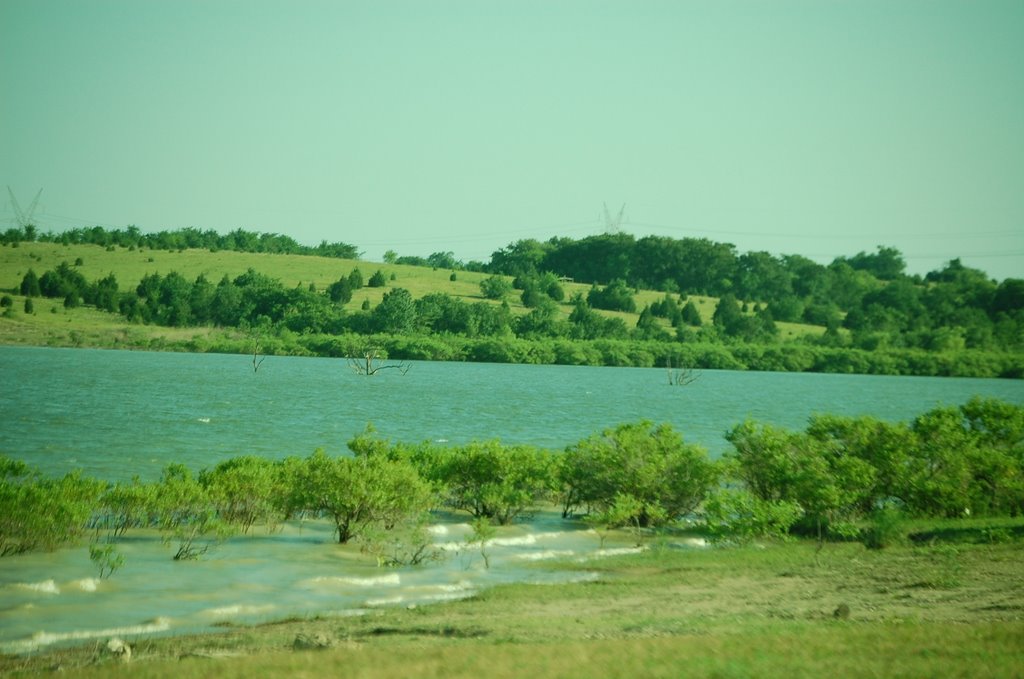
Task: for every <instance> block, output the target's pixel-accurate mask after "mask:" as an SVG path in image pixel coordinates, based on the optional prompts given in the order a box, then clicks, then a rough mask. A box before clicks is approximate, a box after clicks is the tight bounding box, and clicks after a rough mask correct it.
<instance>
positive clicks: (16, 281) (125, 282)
mask: <svg viewBox="0 0 1024 679" xmlns="http://www.w3.org/2000/svg"><path fill="white" fill-rule="evenodd" d="M79 259H81V261H82V263H81V265H80V266H76V269H77V270H78V271H80V272H81V273H82V275H83V276H85V278H86V280H88V281H89V282H92V281H94V280H97V279H99V278H102V277H104V276H106V275H107V274H110V273H113V274H114V275H115V276H116V278H117V281H118V285H119V287H120V289H121V290H131V289H134V287H135V286H136V285H138V283H139V281H140V280H142V278H143V277H144V276H146V275H149V274H152V273H159V274H167V273H170V272H171V271H177V272H178V273H180V274H182V275H183V276H184V277H185V278H187V279H189V280H194V279H195V278H196V277H197V276H199V275H200V274H202V275H204V276H206V278H207V279H208V280H210V281H211V282H212V283H214V284H216V283H217V282H218V281H219V280H220V279H221V278H222V277H223V276H225V275H227V276H229V277H231V278H234V277H236V276H238V275H240V274H242V273H245V271H246V270H247V269H250V268H252V269H254V270H256V271H258V272H260V273H262V274H265V275H267V276H270V277H271V278H276V279H279V280H281V281H282V282H283V283H284V284H285V285H286V286H289V287H291V286H295V285H309V284H310V283H313V284H314V285H315V286H316V287H317V289H319V290H324V289H325V288H326V287H327V286H328V285H330V284H331V283H333V282H335V281H337V280H338V279H339V278H341V277H343V276H347V275H348V274H349V273H350V272H351V271H352V270H353V269H355V268H358V269H359V270H360V272H362V274H363V279H364V280H368V279H369V277H370V276H371V275H373V273H374V272H376V271H377V270H380V271H382V272H383V273H384V275H385V277H387V278H388V284H387V286H386V287H383V288H369V287H364V288H362V289H361V290H357V291H355V293H354V295H353V297H352V300H351V301H350V302H349V303H348V305H347V308H348V309H350V310H355V309H359V307H360V306H361V305H362V304H363V302H364V301H369V303H370V304H371V305H376V304H378V303H379V302H380V300H381V299H382V298H383V296H384V294H385V293H386V292H387V291H388V290H389V289H391V288H395V287H402V288H405V289H406V290H408V291H409V292H410V293H411V294H412V296H413V297H414V298H417V299H418V298H420V297H423V296H424V295H427V294H430V293H434V292H440V293H445V294H448V295H451V296H452V297H456V298H459V299H461V300H462V301H464V302H469V303H472V302H481V301H484V302H489V301H490V300H486V299H485V298H484V297H483V295H482V294H481V292H480V281H482V280H483V279H484V278H486V277H487V274H482V273H473V272H468V271H458V272H455V274H456V275H455V280H454V281H453V280H451V279H450V278H451V274H452V272H451V271H449V270H447V269H431V268H429V267H418V266H405V265H398V264H394V265H392V264H379V263H374V262H363V261H355V260H344V259H331V258H326V257H311V256H303V255H276V254H258V253H243V252H230V251H221V252H210V251H207V250H182V251H167V250H146V249H143V250H129V249H125V248H118V247H115V248H113V249H112V250H107V249H105V248H103V247H100V246H98V245H60V244H56V243H21V244H20V245H19V246H18V247H12V246H10V245H5V246H2V247H0V290H4V291H8V293H9V294H11V295H12V297H13V299H14V305H13V308H12V310H11V312H10V314H9V315H8V316H6V317H0V343H3V344H30V345H39V346H98V347H119V346H125V347H131V346H149V345H150V342H149V341H150V340H151V339H153V338H160V337H163V338H167V339H168V340H188V339H191V338H202V337H207V336H209V335H210V334H211V333H214V334H216V333H218V332H220V331H215V330H213V329H210V328H181V329H172V328H163V327H156V326H142V325H130V324H127V323H126V322H125V321H124V319H123V318H122V317H120V316H119V315H117V314H109V313H103V312H99V311H96V310H90V309H71V310H65V309H64V308H63V305H62V302H61V300H50V299H36V300H35V312H34V313H33V314H25V313H24V311H23V309H24V298H22V297H20V296H19V295H16V294H14V291H16V290H17V289H18V286H19V285H20V284H21V280H22V277H23V276H24V275H25V273H26V272H27V271H28V270H29V269H30V268H31V269H33V270H34V271H35V272H36V274H37V275H42V274H43V272H45V271H48V270H50V269H53V268H55V267H56V266H57V265H59V264H60V263H61V262H64V261H66V262H68V263H69V264H74V263H75V262H76V261H77V260H79ZM392 275H394V277H395V278H394V280H391V276H392ZM563 288H564V290H565V302H564V303H563V304H562V305H561V313H562V315H563V316H564V317H568V316H569V314H570V312H571V311H572V307H571V305H570V304H568V300H569V299H570V298H571V297H572V295H574V294H575V293H578V292H579V293H582V294H583V295H586V293H587V292H588V291H589V290H590V286H589V285H586V284H582V283H565V284H563ZM663 297H664V293H662V292H656V291H653V290H640V291H638V292H637V294H636V295H635V299H636V302H637V306H638V309H642V308H643V307H644V306H646V305H647V304H650V303H652V302H656V301H658V300H660V299H662V298H663ZM691 298H692V299H693V300H694V302H695V304H696V305H697V309H698V310H699V311H700V314H701V317H702V319H703V321H704V322H705V323H710V322H711V317H712V315H713V314H714V311H715V305H716V304H717V303H718V300H717V298H714V297H704V296H699V295H692V296H691ZM508 302H509V306H510V307H511V309H512V312H513V313H514V314H524V313H527V312H528V311H529V310H528V309H526V308H525V307H524V306H523V305H522V303H521V301H520V299H519V294H518V291H514V294H511V295H509V297H508ZM492 303H496V302H492ZM601 313H603V314H605V315H607V316H614V317H618V318H621V319H622V320H623V321H624V322H625V323H626V325H627V327H630V328H632V327H634V326H635V325H636V322H637V319H638V318H639V314H637V313H623V312H601ZM665 325H666V328H667V322H666V323H665ZM778 326H779V330H780V337H781V338H782V339H783V340H785V339H792V338H796V337H800V336H802V335H807V334H815V335H817V334H821V332H822V331H823V329H822V328H821V327H818V326H812V325H803V324H797V323H779V324H778ZM227 334H228V335H231V333H230V332H228V333H227Z"/></svg>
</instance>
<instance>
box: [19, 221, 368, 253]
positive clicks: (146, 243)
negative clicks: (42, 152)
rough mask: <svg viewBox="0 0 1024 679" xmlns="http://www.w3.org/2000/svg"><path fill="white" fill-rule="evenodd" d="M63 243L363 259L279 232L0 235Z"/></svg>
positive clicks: (91, 230)
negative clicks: (303, 242)
mask: <svg viewBox="0 0 1024 679" xmlns="http://www.w3.org/2000/svg"><path fill="white" fill-rule="evenodd" d="M32 242H39V243H60V244H61V245H99V246H102V247H105V248H110V249H112V248H114V247H122V248H127V249H130V250H135V249H138V248H148V249H150V250H185V249H195V248H198V249H203V250H209V251H210V252H218V251H220V250H232V251H235V252H266V253H274V254H287V255H317V256H320V257H334V258H338V259H359V256H360V252H359V250H358V249H357V248H356V246H354V245H350V244H348V243H341V242H338V243H328V242H327V241H326V240H325V241H321V242H320V244H319V245H316V246H312V247H311V246H308V245H302V244H300V243H299V242H298V241H296V240H295V239H294V238H292V237H291V236H286V235H283V234H279V233H260V232H256V231H247V230H245V229H235V230H234V231H229V232H228V233H226V234H221V233H218V232H217V231H214V230H213V229H198V228H195V227H186V228H183V229H173V230H163V231H156V232H154V233H143V232H142V230H141V229H139V228H138V227H137V226H128V227H125V228H123V229H107V228H104V227H102V226H93V227H76V228H72V229H67V230H66V231H61V232H60V233H52V232H43V233H40V232H39V230H38V229H37V228H36V227H35V226H33V225H31V224H28V225H26V226H24V227H13V228H10V229H7V230H6V231H4V232H2V233H0V244H4V245H7V244H19V243H32Z"/></svg>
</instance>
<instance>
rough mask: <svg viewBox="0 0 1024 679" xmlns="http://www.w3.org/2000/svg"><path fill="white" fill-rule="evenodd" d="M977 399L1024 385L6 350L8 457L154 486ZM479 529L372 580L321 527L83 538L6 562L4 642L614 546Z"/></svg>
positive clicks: (704, 441)
mask: <svg viewBox="0 0 1024 679" xmlns="http://www.w3.org/2000/svg"><path fill="white" fill-rule="evenodd" d="M976 394H978V395H983V396H990V397H996V398H1000V399H1003V400H1006V401H1010V402H1014V403H1024V383H1022V382H1020V381H1005V380H986V379H950V378H927V377H880V376H861V375H819V374H803V373H745V372H731V371H712V370H708V371H704V372H703V373H701V374H700V375H699V377H698V379H697V380H696V381H695V382H693V383H692V384H689V385H687V386H682V387H680V386H671V385H669V383H668V376H667V374H666V372H665V371H664V370H660V369H643V368H590V367H565V366H511V365H490V364H470V363H427V362H424V363H413V364H412V365H411V368H410V369H409V370H408V372H407V373H406V374H404V375H403V374H401V373H399V372H398V371H395V370H390V371H383V372H381V373H379V374H377V375H375V376H373V377H366V376H360V375H357V374H355V373H354V372H353V371H352V370H351V369H350V368H349V366H348V364H347V363H346V362H345V361H344V360H338V359H320V358H281V357H268V358H267V359H266V360H265V361H264V363H263V364H262V366H261V367H260V369H259V371H258V372H254V371H253V369H252V362H251V357H246V356H229V355H215V354H198V355H196V354H172V353H148V352H120V351H98V350H84V349H42V348H24V347H0V417H2V420H0V423H2V424H0V453H3V454H6V455H8V456H10V457H13V458H15V459H19V460H23V461H25V462H28V463H30V464H32V465H33V466H36V467H38V468H40V469H42V470H43V471H44V472H45V473H48V474H55V475H56V474H63V473H65V472H67V471H69V470H71V469H81V470H82V471H83V472H84V473H86V474H88V475H90V476H94V477H99V478H103V479H109V480H121V479H129V478H131V477H132V476H133V475H139V476H141V477H143V478H144V479H155V478H157V477H158V476H159V474H160V470H161V469H162V468H163V467H164V466H165V465H166V464H167V463H169V462H181V463H184V464H186V465H188V466H189V467H191V468H193V469H194V470H196V471H198V470H199V469H202V468H204V467H210V466H213V465H214V464H216V463H217V462H218V461H220V460H223V459H227V458H229V457H233V456H237V455H260V456H264V457H268V458H273V459H277V458H282V457H286V456H289V455H298V456H306V455H309V454H310V453H311V452H313V450H314V449H316V448H324V449H325V450H327V452H329V453H333V454H341V453H344V452H345V451H346V450H347V448H346V445H345V443H346V441H347V440H349V439H350V438H351V437H352V436H354V435H356V434H358V433H360V432H361V431H362V430H363V429H364V428H365V427H366V426H367V424H368V423H372V424H373V425H374V427H375V428H376V429H377V431H378V433H379V434H380V435H381V436H384V437H386V438H390V439H392V440H395V441H406V442H417V441H422V440H431V441H438V442H450V443H462V442H467V441H470V440H474V439H493V438H498V439H501V440H502V441H503V442H505V443H528V444H535V445H538V446H543V447H546V448H551V449H556V450H557V449H562V448H564V447H565V446H567V445H570V444H572V443H575V442H576V441H579V440H580V439H582V438H585V437H587V436H589V435H590V434H592V433H595V432H598V431H600V430H601V429H603V428H605V427H610V426H614V425H616V424H619V423H623V422H632V421H636V420H639V419H648V420H652V421H655V422H668V423H670V424H672V425H673V426H674V427H675V428H676V429H677V430H678V431H680V432H681V433H682V434H683V437H684V438H685V439H686V440H687V441H689V442H694V443H699V444H701V445H704V446H705V447H706V448H708V450H709V451H710V452H711V454H712V455H714V456H718V455H720V454H721V453H722V452H724V451H725V450H726V448H727V444H726V442H725V441H724V439H723V438H722V435H723V433H724V432H725V431H727V430H728V429H730V428H731V427H733V426H734V425H736V424H737V423H739V422H741V421H742V420H743V419H744V418H747V417H750V418H754V419H756V420H760V421H764V422H770V423H773V424H776V425H780V426H785V427H790V428H794V429H801V428H803V427H804V425H805V424H806V422H807V418H808V417H809V416H810V415H812V414H814V413H824V412H829V413H836V414H844V415H863V414H869V415H875V416H878V417H881V418H884V419H888V420H893V421H896V420H907V419H910V418H912V417H914V416H915V415H917V414H919V413H922V412H924V411H925V410H928V409H930V408H932V407H935V406H937V405H958V404H960V403H963V402H965V401H966V400H967V399H969V398H970V397H971V396H973V395H976ZM465 520H466V517H464V516H446V517H439V523H438V524H437V525H436V526H435V527H434V529H433V530H434V534H435V540H436V541H437V543H438V545H439V546H440V547H442V548H444V551H445V554H446V555H447V558H446V559H445V560H443V561H442V562H440V563H438V564H435V565H431V566H427V567H422V568H417V569H413V568H410V569H397V570H389V569H378V568H376V567H375V565H374V564H373V563H372V562H370V561H368V560H367V559H366V558H365V557H364V556H362V555H360V554H359V553H358V551H357V550H356V549H355V548H352V547H339V546H338V545H335V544H333V542H332V536H331V529H330V528H329V527H328V526H327V525H325V524H323V523H320V522H312V523H306V524H303V525H298V524H295V525H288V526H285V528H284V530H283V531H282V532H280V533H276V534H273V535H263V534H260V533H257V534H255V535H252V536H249V537H243V538H236V539H233V540H231V541H230V542H228V543H227V544H225V545H223V546H221V547H220V548H218V549H217V550H216V551H214V552H212V553H211V554H209V555H207V556H206V557H205V558H204V559H203V560H202V561H199V562H190V563H175V562H173V561H171V558H170V557H171V554H172V553H173V550H172V549H171V548H168V547H164V546H163V545H162V544H161V543H160V540H159V538H158V536H156V535H152V534H147V533H137V534H131V535H130V537H129V538H127V539H125V540H123V541H121V542H120V543H119V545H118V548H119V550H120V551H121V552H122V553H123V554H124V555H125V557H126V563H125V565H124V567H123V568H122V569H121V570H120V571H118V572H117V573H116V574H115V575H114V577H112V578H110V579H107V580H102V581H100V580H97V579H96V577H95V575H96V572H95V569H94V567H93V566H92V564H91V563H90V561H89V558H88V552H87V550H86V549H85V548H84V547H78V548H75V549H65V550H59V551H57V552H55V553H49V554H28V555H22V556H17V557H8V558H4V559H3V560H2V562H0V651H11V652H20V651H30V650H32V649H35V648H42V647H46V646H49V645H52V644H61V643H70V642H75V641H85V640H90V639H98V638H105V637H107V636H111V635H114V634H120V635H122V636H126V637H128V638H135V637H137V636H141V635H146V634H165V633H175V632H182V631H190V630H196V629H207V628H209V627H210V626H211V625H213V624H215V623H218V622H223V621H243V622H244V621H254V620H265V619H274V618H281V617H286V616H289V615H306V614H309V615H312V614H317V613H325V612H334V613H347V614H352V615H361V614H366V613H367V612H368V611H372V610H374V609H375V608H376V607H379V606H386V605H408V604H410V603H419V602H429V601H438V600H443V599H450V598H457V597H461V596H467V595H469V594H471V593H472V592H474V591H476V590H477V589H479V588H480V587H486V586H490V585H492V584H495V583H499V582H507V581H513V580H515V581H527V582H536V583H538V586H543V584H544V583H547V582H552V581H558V579H560V578H564V577H570V576H567V575H564V574H559V572H558V571H554V570H545V569H544V568H543V564H544V562H545V561H546V560H548V559H552V558H571V559H594V558H599V557H600V556H601V554H602V553H601V551H600V549H599V548H600V544H599V540H598V538H597V537H596V536H594V535H593V534H592V533H590V532H588V531H586V530H584V529H583V527H582V526H580V525H579V524H576V523H571V522H564V521H562V520H561V518H560V517H559V516H557V515H556V514H551V513H541V514H539V515H538V516H536V517H535V518H534V519H533V520H532V521H531V522H530V523H529V524H524V525H517V526H512V527H508V528H503V529H502V530H501V531H500V532H499V536H498V539H497V541H496V542H495V543H494V544H492V545H491V547H490V550H491V560H492V567H491V568H490V569H485V568H484V567H483V563H482V559H481V558H480V556H479V554H478V553H476V552H474V551H473V550H467V549H466V548H465V546H464V545H463V544H462V542H463V541H464V538H465V536H466V535H467V534H468V532H469V528H468V526H467V525H466V524H465V523H464V522H465ZM616 547H625V546H624V545H618V546H616ZM571 577H583V578H587V577H593V576H592V574H589V573H586V572H584V573H582V574H581V573H578V572H577V573H573V574H572V575H571Z"/></svg>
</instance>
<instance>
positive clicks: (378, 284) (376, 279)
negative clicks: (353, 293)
mask: <svg viewBox="0 0 1024 679" xmlns="http://www.w3.org/2000/svg"><path fill="white" fill-rule="evenodd" d="M366 284H367V285H368V286H369V287H371V288H383V287H384V286H385V285H387V284H388V279H387V277H386V276H385V275H384V272H383V271H381V270H380V269H377V271H376V272H375V273H374V274H373V275H372V276H370V280H369V281H367V283H366Z"/></svg>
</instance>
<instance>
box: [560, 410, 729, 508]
mask: <svg viewBox="0 0 1024 679" xmlns="http://www.w3.org/2000/svg"><path fill="white" fill-rule="evenodd" d="M718 474H719V472H718V469H717V467H716V465H715V464H714V463H712V462H711V461H710V460H709V459H708V456H707V451H706V450H704V449H703V448H702V447H700V446H697V445H693V444H686V443H684V442H683V439H682V437H681V436H680V435H679V434H678V433H676V431H675V430H673V429H672V427H671V426H669V425H667V424H663V425H657V426H655V425H653V424H652V423H651V422H647V421H641V422H637V423H633V424H623V425H620V426H618V427H616V428H615V429H607V430H605V431H604V432H602V433H601V434H599V435H594V436H591V437H589V438H587V439H585V440H583V441H581V442H579V443H577V444H576V445H574V446H571V447H570V448H568V449H567V450H566V452H565V455H564V456H563V458H562V460H561V467H560V478H561V481H562V488H563V497H564V511H563V513H564V514H566V515H568V514H570V513H572V511H573V510H574V509H575V508H578V507H587V508H590V509H591V510H592V511H597V512H603V511H606V510H608V509H609V508H611V507H612V506H613V505H614V503H615V500H616V497H617V496H620V495H626V496H629V497H632V498H634V499H635V500H636V501H637V502H638V503H639V504H638V506H639V507H640V509H639V514H638V515H637V516H635V517H633V518H634V519H635V521H636V522H637V525H638V526H640V527H647V526H649V525H654V524H658V523H662V522H665V521H673V520H675V519H677V518H679V517H681V516H684V515H686V514H689V513H691V512H693V511H694V510H695V509H696V508H697V507H698V506H699V505H700V503H701V502H702V501H703V500H704V498H705V496H706V495H707V493H708V492H709V491H710V489H711V488H712V487H713V486H714V484H715V483H716V482H717V480H718Z"/></svg>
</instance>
